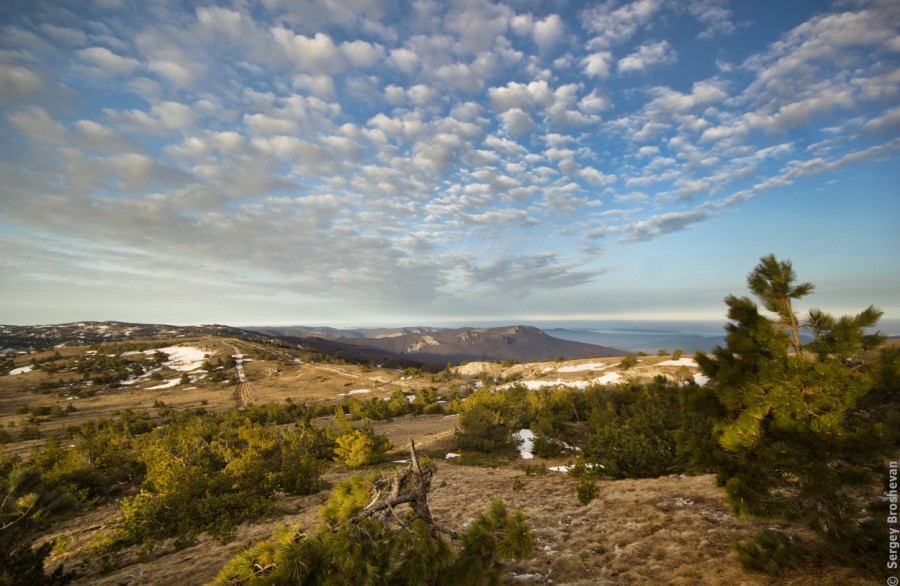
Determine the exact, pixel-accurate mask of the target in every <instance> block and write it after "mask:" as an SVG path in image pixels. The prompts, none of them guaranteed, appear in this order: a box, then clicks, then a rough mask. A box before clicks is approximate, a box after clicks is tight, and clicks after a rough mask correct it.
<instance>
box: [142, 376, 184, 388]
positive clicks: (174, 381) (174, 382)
mask: <svg viewBox="0 0 900 586" xmlns="http://www.w3.org/2000/svg"><path fill="white" fill-rule="evenodd" d="M180 382H181V379H177V378H173V379H172V380H167V381H166V382H164V383H163V384H161V385H156V386H155V387H147V390H148V391H155V390H157V389H171V388H172V387H174V386H175V385H177V384H178V383H180Z"/></svg>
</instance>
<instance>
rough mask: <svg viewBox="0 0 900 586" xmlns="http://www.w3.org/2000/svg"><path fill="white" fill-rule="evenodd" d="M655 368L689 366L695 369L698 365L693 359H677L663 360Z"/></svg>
mask: <svg viewBox="0 0 900 586" xmlns="http://www.w3.org/2000/svg"><path fill="white" fill-rule="evenodd" d="M656 366H691V367H693V368H697V367H698V365H697V363H696V362H695V361H694V359H693V358H679V359H678V360H663V361H662V362H660V363H659V364H657V365H656Z"/></svg>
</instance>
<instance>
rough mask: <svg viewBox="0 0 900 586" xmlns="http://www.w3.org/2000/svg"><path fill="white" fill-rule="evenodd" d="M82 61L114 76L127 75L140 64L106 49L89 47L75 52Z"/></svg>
mask: <svg viewBox="0 0 900 586" xmlns="http://www.w3.org/2000/svg"><path fill="white" fill-rule="evenodd" d="M75 54H76V55H78V57H79V58H80V59H82V60H83V61H85V62H87V63H90V64H92V65H95V66H97V67H99V68H100V69H103V70H105V71H108V72H109V73H114V74H116V75H129V74H130V73H132V72H133V71H134V70H135V69H137V68H138V67H140V65H141V62H140V61H138V60H137V59H132V58H130V57H122V56H121V55H116V54H115V53H113V52H112V51H110V50H109V49H107V48H106V47H90V48H88V49H81V50H79V51H76V52H75Z"/></svg>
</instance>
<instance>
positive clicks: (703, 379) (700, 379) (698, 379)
mask: <svg viewBox="0 0 900 586" xmlns="http://www.w3.org/2000/svg"><path fill="white" fill-rule="evenodd" d="M694 382H695V383H697V384H698V385H700V386H701V387H705V386H706V383H708V382H709V377H708V376H706V375H705V374H703V373H702V372H698V373H697V374H695V375H694Z"/></svg>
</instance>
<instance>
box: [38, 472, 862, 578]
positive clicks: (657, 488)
mask: <svg viewBox="0 0 900 586" xmlns="http://www.w3.org/2000/svg"><path fill="white" fill-rule="evenodd" d="M521 464H522V462H521V461H511V462H508V463H506V464H504V465H502V466H499V467H496V468H485V467H473V466H465V465H454V464H449V463H444V462H439V463H438V472H437V474H436V475H435V477H434V481H433V487H434V490H433V492H432V495H431V500H430V503H431V510H432V513H433V515H434V517H435V519H437V520H438V521H439V522H440V523H441V524H443V525H445V526H447V527H450V528H453V529H457V530H458V529H461V528H462V527H464V526H465V524H466V522H467V521H468V520H469V519H471V518H472V517H474V516H475V515H476V514H477V513H479V512H481V511H483V510H485V509H486V508H487V506H488V505H489V504H490V502H491V501H492V500H494V499H496V498H502V499H503V500H504V501H505V502H506V504H507V506H508V507H510V508H511V509H521V510H522V511H523V512H524V513H525V514H526V516H527V518H528V520H529V523H530V524H531V526H532V529H533V533H534V538H535V540H534V545H535V547H534V555H533V557H532V558H531V559H529V560H518V561H516V562H513V563H512V564H511V565H510V568H509V571H508V572H507V575H506V579H505V582H506V583H508V584H521V583H533V584H551V583H552V584H571V585H583V586H588V585H591V586H593V585H602V584H622V585H626V584H628V585H630V584H663V583H664V584H681V585H693V584H723V585H724V584H728V585H736V584H795V585H798V586H806V585H810V586H811V585H813V584H834V585H836V584H841V585H842V586H852V585H863V584H876V583H879V582H877V581H872V580H866V579H863V578H859V577H856V576H854V575H853V572H852V571H851V570H848V569H842V568H835V567H827V568H805V569H804V570H803V572H797V573H794V574H786V575H783V576H781V577H779V578H778V579H775V578H771V577H767V576H764V575H761V574H754V573H750V572H747V571H745V570H744V569H743V568H742V567H741V566H740V564H739V563H738V561H737V557H736V556H735V554H734V552H733V551H732V549H731V543H732V542H734V541H735V540H738V539H744V538H746V537H747V536H748V535H751V534H752V533H753V532H754V531H755V530H756V529H757V528H758V526H759V525H758V524H756V523H753V522H749V521H743V520H739V519H736V518H735V517H734V516H733V515H732V514H731V513H730V512H729V511H728V508H727V505H726V504H725V502H724V499H723V496H722V492H721V491H720V490H719V489H718V488H717V487H716V486H715V482H714V479H713V478H712V477H711V476H694V477H688V476H670V477H664V478H656V479H646V480H617V481H613V480H607V481H600V482H599V487H600V495H599V497H598V498H597V499H596V500H594V501H593V502H591V503H590V504H589V505H587V506H582V505H580V504H579V503H578V501H577V499H576V498H575V492H574V487H575V480H573V479H571V478H569V477H568V476H566V475H563V474H556V473H549V474H541V475H526V474H525V473H524V472H523V470H522V468H521ZM348 476H349V473H348V472H346V471H344V470H341V469H338V468H335V469H333V470H332V471H331V472H330V473H329V474H328V475H327V476H326V479H327V480H328V481H329V482H332V483H333V482H337V481H338V480H342V479H345V478H347V477H348ZM517 479H518V481H519V482H518V483H517V482H516V481H517ZM516 485H518V486H516ZM326 498H327V491H326V492H322V493H319V494H317V495H313V496H310V497H292V498H282V499H280V500H279V501H278V503H277V507H278V511H279V512H278V514H277V515H275V516H274V517H273V518H271V519H268V520H265V521H262V522H259V523H254V524H246V525H242V526H241V527H240V528H239V529H238V531H237V536H236V539H235V540H234V541H232V542H231V543H228V544H220V543H218V542H216V541H214V540H212V539H210V538H209V537H207V536H201V537H200V538H199V540H198V542H197V544H196V545H194V546H192V547H188V548H186V549H183V550H180V551H178V550H175V549H174V548H173V547H172V545H171V543H166V544H164V545H163V546H162V547H161V548H159V549H158V550H157V551H156V552H154V558H153V559H151V560H144V561H142V560H141V557H140V555H139V551H138V550H137V549H135V548H132V549H129V550H126V551H124V552H122V553H121V554H120V555H118V556H117V559H116V560H115V563H116V565H117V566H119V567H118V569H116V570H114V571H111V572H107V573H104V567H105V566H107V565H108V564H109V563H110V561H111V560H104V559H102V558H99V559H98V558H96V557H95V556H92V555H91V554H90V553H89V550H88V548H87V544H88V543H89V541H90V539H91V538H92V537H93V536H95V535H96V531H98V530H102V528H103V527H104V526H105V523H107V522H108V521H109V520H110V519H111V518H112V517H113V516H114V514H115V511H114V509H113V508H111V507H107V508H105V509H101V510H98V511H93V512H91V513H89V514H87V515H84V516H82V517H79V518H77V519H73V520H70V521H68V522H67V523H65V524H61V525H60V526H58V527H56V528H54V531H52V532H51V533H50V534H48V536H47V538H48V539H55V538H56V537H57V536H64V537H63V538H64V540H65V543H66V548H67V553H65V554H62V555H57V556H56V557H55V558H52V560H51V561H52V562H53V563H62V562H64V563H66V564H67V566H68V567H70V568H71V567H80V571H81V572H82V573H83V575H82V577H80V578H79V579H78V580H76V582H75V584H82V585H88V584H91V585H94V584H96V585H116V584H170V583H179V584H182V585H184V586H189V585H194V584H198V585H199V584H204V583H207V582H208V581H209V580H211V579H212V578H213V577H214V576H215V575H216V574H217V573H218V571H219V570H220V569H221V567H222V566H223V564H224V563H225V561H226V560H228V559H229V558H230V557H231V556H233V555H234V554H235V553H236V552H238V551H239V550H240V549H242V548H243V547H245V546H248V545H250V544H252V543H255V542H257V541H259V540H262V539H267V538H268V537H269V536H270V534H271V531H272V530H273V529H274V528H275V527H277V526H279V525H282V524H291V525H294V524H297V525H300V526H302V527H304V528H308V529H313V528H315V527H316V526H317V525H318V507H319V506H320V505H322V504H323V503H324V502H325V500H326Z"/></svg>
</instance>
